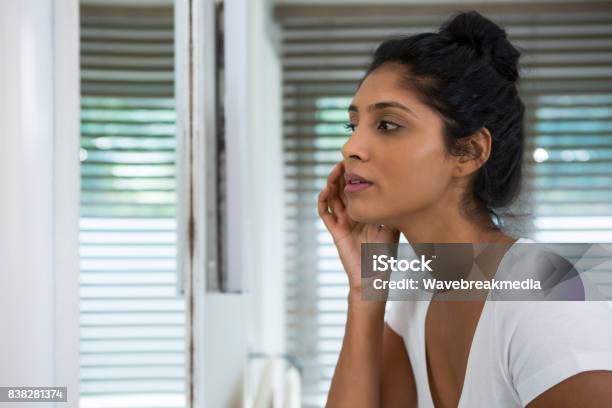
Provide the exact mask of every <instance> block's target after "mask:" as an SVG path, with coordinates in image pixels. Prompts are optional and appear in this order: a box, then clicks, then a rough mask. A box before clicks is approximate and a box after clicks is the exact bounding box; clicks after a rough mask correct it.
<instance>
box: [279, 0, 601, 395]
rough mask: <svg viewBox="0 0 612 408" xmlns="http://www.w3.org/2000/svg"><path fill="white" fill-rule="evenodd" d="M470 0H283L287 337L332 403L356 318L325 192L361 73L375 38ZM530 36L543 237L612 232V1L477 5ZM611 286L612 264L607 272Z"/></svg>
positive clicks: (414, 28)
mask: <svg viewBox="0 0 612 408" xmlns="http://www.w3.org/2000/svg"><path fill="white" fill-rule="evenodd" d="M460 7H463V5H462V6H456V7H450V6H443V5H414V6H376V7H372V6H357V5H351V6H348V5H346V6H319V7H316V6H296V5H293V6H292V5H284V6H278V7H277V9H276V16H277V19H278V20H279V22H280V24H281V26H282V29H283V43H282V61H283V113H284V118H283V120H284V128H283V129H284V155H285V157H284V159H285V177H286V191H285V194H286V203H287V214H288V215H287V217H288V219H287V226H288V227H287V231H286V238H287V239H286V242H287V244H286V258H287V259H286V264H287V268H288V269H287V299H286V304H287V309H286V313H287V333H288V339H287V344H288V347H289V352H290V353H292V354H294V355H295V356H296V357H297V358H298V359H299V360H300V361H301V363H302V365H303V367H304V373H303V374H304V378H303V400H304V402H305V406H308V407H321V406H323V405H324V403H325V400H326V395H327V391H328V389H329V385H330V380H331V377H332V374H333V370H334V367H335V364H336V362H337V358H338V352H339V350H340V347H341V342H342V337H343V334H344V324H345V320H346V296H347V294H348V292H347V290H348V289H347V280H346V277H345V273H344V271H343V270H342V265H341V263H340V261H339V259H338V256H337V252H336V249H335V248H334V246H333V243H332V240H331V237H330V235H329V234H328V232H327V231H326V230H325V227H324V225H323V223H322V222H321V221H320V220H319V219H318V216H317V211H316V199H317V195H318V192H319V191H320V190H321V189H322V188H323V186H324V183H325V177H326V176H327V174H328V172H329V171H330V170H331V167H332V166H333V164H334V163H335V162H336V161H338V160H340V159H341V158H342V157H341V153H340V148H341V146H342V145H343V144H344V142H345V141H346V140H347V138H348V136H349V134H348V133H347V131H346V130H344V128H343V126H342V125H343V123H346V121H347V117H348V115H347V112H346V110H347V107H348V105H349V103H350V101H351V99H352V96H353V95H354V92H355V90H356V85H357V81H358V80H359V79H360V78H361V77H362V75H363V73H364V71H365V67H366V66H367V63H368V62H369V59H370V56H371V53H372V51H373V50H374V48H375V47H376V45H377V44H378V43H379V42H380V41H381V40H383V39H384V38H385V37H387V36H389V35H394V34H414V33H419V32H424V31H437V29H438V27H439V26H440V24H441V23H442V22H443V21H444V20H445V19H446V17H447V16H449V15H450V13H451V12H453V11H456V10H457V9H459V8H460ZM475 9H476V10H478V11H480V12H481V13H483V14H484V15H485V16H487V17H489V18H491V19H493V20H494V21H496V22H498V23H500V24H502V25H503V26H504V27H505V28H506V29H507V32H508V34H509V37H510V40H511V41H512V42H513V43H514V44H516V45H517V46H518V47H520V48H521V49H522V50H523V52H524V56H523V58H522V65H523V80H522V83H521V86H520V92H521V95H522V98H523V101H524V103H525V105H526V132H527V145H526V155H525V157H526V163H525V187H524V196H523V201H522V203H523V204H522V205H523V208H527V209H528V215H530V217H529V218H530V222H531V223H532V225H531V232H530V235H532V236H533V238H535V239H536V240H540V241H543V242H612V205H610V202H611V201H612V9H611V7H610V6H609V3H608V4H604V3H585V2H580V3H578V2H576V3H559V4H536V3H534V4H521V6H520V8H519V7H516V5H512V4H497V5H490V6H487V7H475ZM602 279H604V280H607V282H608V283H609V284H610V285H611V287H612V275H611V274H607V275H606V276H602Z"/></svg>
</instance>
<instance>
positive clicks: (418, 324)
mask: <svg viewBox="0 0 612 408" xmlns="http://www.w3.org/2000/svg"><path fill="white" fill-rule="evenodd" d="M527 242H534V241H533V240H530V239H527V238H520V239H519V240H518V241H517V243H527ZM513 248H515V247H514V246H513V247H511V248H510V250H509V251H508V252H507V253H506V254H505V255H504V258H503V259H505V258H506V256H508V254H509V253H511V252H512V249H513ZM502 262H503V260H502ZM500 268H501V264H500ZM428 306H429V301H394V302H392V305H391V309H390V310H389V313H388V315H387V318H386V322H387V324H388V325H389V327H391V329H393V331H394V332H396V333H397V334H398V335H399V336H401V337H402V339H403V340H404V345H405V347H406V351H407V353H408V356H409V358H410V363H411V365H412V370H413V373H414V378H415V382H416V389H417V399H418V407H419V408H429V407H433V406H434V405H433V401H432V397H431V393H430V388H429V381H428V377H427V365H426V364H427V363H426V360H425V315H426V313H427V308H428ZM591 370H610V371H612V307H611V306H610V304H609V303H608V302H604V301H586V302H581V301H487V302H485V305H484V307H483V310H482V314H481V316H480V320H479V321H478V325H477V327H476V331H475V333H474V338H473V340H472V346H471V349H470V352H469V356H468V362H467V369H466V374H465V380H464V384H463V389H462V393H461V397H460V399H459V404H458V408H474V407H487V408H488V407H491V406H495V407H499V408H506V407H507V408H510V407H512V408H514V407H523V406H525V405H527V404H528V403H529V402H531V401H532V400H533V399H534V398H535V397H537V396H538V395H540V394H541V393H543V392H544V391H546V390H547V389H549V388H551V387H552V386H554V385H555V384H558V383H559V382H561V381H563V380H564V379H567V378H569V377H571V376H573V375H575V374H578V373H580V372H584V371H591Z"/></svg>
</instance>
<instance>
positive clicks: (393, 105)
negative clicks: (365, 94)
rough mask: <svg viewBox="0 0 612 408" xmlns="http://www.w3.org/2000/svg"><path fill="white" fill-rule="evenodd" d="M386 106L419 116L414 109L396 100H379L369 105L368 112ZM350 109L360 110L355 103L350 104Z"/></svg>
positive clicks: (352, 110) (350, 110)
mask: <svg viewBox="0 0 612 408" xmlns="http://www.w3.org/2000/svg"><path fill="white" fill-rule="evenodd" d="M386 108H397V109H401V110H403V111H406V112H408V113H410V114H412V115H413V116H415V117H417V118H418V115H417V114H416V113H414V111H412V110H411V109H410V108H408V107H407V106H405V105H402V104H401V103H399V102H395V101H384V102H377V103H375V104H372V105H370V106H368V112H372V111H375V110H380V109H386ZM348 111H349V112H359V109H357V106H355V105H350V106H349V107H348Z"/></svg>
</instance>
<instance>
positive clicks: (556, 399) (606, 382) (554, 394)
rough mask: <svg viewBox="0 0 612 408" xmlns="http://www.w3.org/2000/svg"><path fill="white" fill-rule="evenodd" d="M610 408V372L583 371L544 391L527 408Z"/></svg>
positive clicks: (611, 392) (611, 373)
mask: <svg viewBox="0 0 612 408" xmlns="http://www.w3.org/2000/svg"><path fill="white" fill-rule="evenodd" d="M547 407H558V408H573V407H584V408H595V407H612V371H585V372H582V373H579V374H576V375H574V376H572V377H570V378H567V379H565V380H563V381H561V382H560V383H559V384H557V385H555V386H554V387H552V388H550V389H548V390H546V391H544V392H543V393H542V394H540V395H539V396H537V397H536V398H535V399H534V400H533V401H531V402H530V403H529V404H527V408H547Z"/></svg>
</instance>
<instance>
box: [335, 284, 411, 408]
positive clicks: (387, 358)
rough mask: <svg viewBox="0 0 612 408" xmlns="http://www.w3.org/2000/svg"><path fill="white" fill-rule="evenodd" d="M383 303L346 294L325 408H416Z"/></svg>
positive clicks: (400, 347) (403, 351)
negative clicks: (344, 320) (339, 345)
mask: <svg viewBox="0 0 612 408" xmlns="http://www.w3.org/2000/svg"><path fill="white" fill-rule="evenodd" d="M384 305H385V304H384V302H372V301H362V300H361V297H360V296H358V295H355V294H349V308H348V317H347V324H346V330H345V334H344V341H343V343H342V349H341V351H340V356H339V358H338V364H337V365H336V370H335V371H334V376H333V379H332V383H331V387H330V390H329V395H328V400H327V405H326V406H327V407H328V408H332V407H333V408H337V407H368V408H377V407H381V408H395V407H398V408H399V407H403V408H410V407H416V385H415V382H414V376H413V373H412V367H411V365H410V360H409V358H408V354H407V353H406V348H405V346H404V341H403V339H402V338H401V337H400V336H399V335H397V334H396V333H395V332H394V331H393V330H392V329H391V328H390V327H389V326H388V325H387V324H385V323H384V320H383V319H384Z"/></svg>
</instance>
